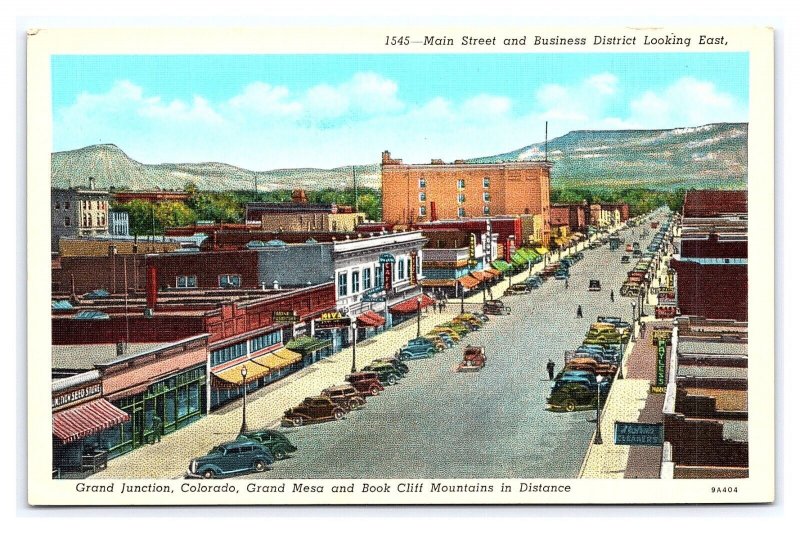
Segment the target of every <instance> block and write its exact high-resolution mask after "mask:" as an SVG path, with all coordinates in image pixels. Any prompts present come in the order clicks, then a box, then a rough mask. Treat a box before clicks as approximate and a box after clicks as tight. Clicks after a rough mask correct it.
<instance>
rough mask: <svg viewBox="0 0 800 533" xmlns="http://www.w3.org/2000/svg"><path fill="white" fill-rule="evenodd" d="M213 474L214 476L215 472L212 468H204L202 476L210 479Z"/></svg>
mask: <svg viewBox="0 0 800 533" xmlns="http://www.w3.org/2000/svg"><path fill="white" fill-rule="evenodd" d="M214 476H215V474H214V471H213V470H206V471H205V472H203V477H204V478H206V479H211V478H213V477H214Z"/></svg>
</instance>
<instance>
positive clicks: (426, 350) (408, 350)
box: [398, 337, 436, 361]
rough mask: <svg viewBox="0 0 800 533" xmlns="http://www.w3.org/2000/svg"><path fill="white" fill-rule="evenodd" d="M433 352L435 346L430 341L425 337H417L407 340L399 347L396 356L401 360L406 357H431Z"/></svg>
mask: <svg viewBox="0 0 800 533" xmlns="http://www.w3.org/2000/svg"><path fill="white" fill-rule="evenodd" d="M435 352H436V346H435V345H434V344H433V342H432V341H430V340H428V339H426V338H425V337H417V338H416V339H411V340H410V341H408V344H406V345H405V346H403V347H402V348H401V349H400V354H399V355H398V357H399V358H400V359H401V360H403V361H405V360H407V359H422V358H424V357H433V354H434V353H435Z"/></svg>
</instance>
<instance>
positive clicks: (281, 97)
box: [222, 81, 303, 116]
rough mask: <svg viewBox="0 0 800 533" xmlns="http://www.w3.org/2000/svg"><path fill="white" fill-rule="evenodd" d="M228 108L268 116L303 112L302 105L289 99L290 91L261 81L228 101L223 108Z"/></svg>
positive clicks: (252, 84)
mask: <svg viewBox="0 0 800 533" xmlns="http://www.w3.org/2000/svg"><path fill="white" fill-rule="evenodd" d="M226 106H229V107H230V108H232V109H234V110H236V111H240V112H243V113H258V114H259V115H267V116H271V115H278V116H287V115H297V114H299V113H300V112H302V110H303V107H302V105H301V104H299V103H297V102H293V101H291V100H290V99H289V89H287V88H286V87H282V86H277V87H275V86H272V85H270V84H268V83H263V82H260V81H257V82H254V83H251V84H250V85H248V86H247V87H245V88H244V91H243V92H242V93H241V94H238V95H236V96H234V97H233V98H231V99H230V100H228V102H227V103H226V104H223V106H222V107H223V108H224V107H226Z"/></svg>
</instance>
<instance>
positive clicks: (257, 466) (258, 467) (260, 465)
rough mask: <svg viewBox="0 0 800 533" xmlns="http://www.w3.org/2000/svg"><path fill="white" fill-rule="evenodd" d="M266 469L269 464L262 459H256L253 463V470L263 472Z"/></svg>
mask: <svg viewBox="0 0 800 533" xmlns="http://www.w3.org/2000/svg"><path fill="white" fill-rule="evenodd" d="M266 469H267V464H266V463H265V462H264V461H262V460H260V459H259V460H256V461H255V462H254V463H253V470H255V471H256V472H263V471H264V470H266Z"/></svg>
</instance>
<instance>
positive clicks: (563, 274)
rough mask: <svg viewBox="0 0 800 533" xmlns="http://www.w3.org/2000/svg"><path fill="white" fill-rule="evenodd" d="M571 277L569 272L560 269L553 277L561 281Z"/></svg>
mask: <svg viewBox="0 0 800 533" xmlns="http://www.w3.org/2000/svg"><path fill="white" fill-rule="evenodd" d="M568 277H569V270H564V269H563V268H562V269H559V270H557V271H556V273H555V275H554V276H553V278H554V279H557V280H559V281H561V280H565V279H567V278H568Z"/></svg>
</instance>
